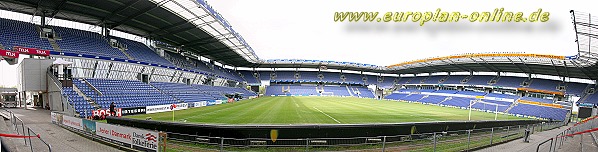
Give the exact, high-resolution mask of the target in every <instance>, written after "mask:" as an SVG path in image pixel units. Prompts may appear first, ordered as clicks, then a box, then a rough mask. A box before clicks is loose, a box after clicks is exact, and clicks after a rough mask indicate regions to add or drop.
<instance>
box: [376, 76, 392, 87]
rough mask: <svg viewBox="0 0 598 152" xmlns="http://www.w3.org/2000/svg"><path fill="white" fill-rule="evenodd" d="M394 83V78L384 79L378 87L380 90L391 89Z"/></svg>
mask: <svg viewBox="0 0 598 152" xmlns="http://www.w3.org/2000/svg"><path fill="white" fill-rule="evenodd" d="M394 81H395V78H394V77H385V78H384V81H382V83H380V84H379V86H378V87H380V88H392V87H393V86H394Z"/></svg>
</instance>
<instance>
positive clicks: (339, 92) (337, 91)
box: [324, 86, 351, 96]
mask: <svg viewBox="0 0 598 152" xmlns="http://www.w3.org/2000/svg"><path fill="white" fill-rule="evenodd" d="M324 91H325V92H332V93H333V94H334V95H335V96H351V94H349V92H348V91H347V88H346V87H345V86H324Z"/></svg>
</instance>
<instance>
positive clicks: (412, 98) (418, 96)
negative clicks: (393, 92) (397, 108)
mask: <svg viewBox="0 0 598 152" xmlns="http://www.w3.org/2000/svg"><path fill="white" fill-rule="evenodd" d="M423 97H424V95H423V94H411V95H409V96H407V97H404V98H402V99H401V100H407V101H419V99H421V98H423Z"/></svg>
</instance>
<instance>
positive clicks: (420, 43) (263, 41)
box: [0, 0, 598, 86]
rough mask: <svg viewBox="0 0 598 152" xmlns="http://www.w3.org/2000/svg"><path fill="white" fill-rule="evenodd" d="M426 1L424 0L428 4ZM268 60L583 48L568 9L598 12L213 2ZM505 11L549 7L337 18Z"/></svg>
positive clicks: (535, 2)
mask: <svg viewBox="0 0 598 152" xmlns="http://www.w3.org/2000/svg"><path fill="white" fill-rule="evenodd" d="M422 2H423V3H422ZM208 3H209V4H210V5H212V6H213V8H215V9H216V10H217V11H218V12H220V13H221V14H222V15H223V16H224V18H226V19H227V20H228V21H229V22H230V23H231V24H232V26H233V28H234V29H235V30H236V31H237V32H239V33H240V34H241V35H242V36H243V37H244V38H245V40H246V41H247V42H248V43H249V44H250V45H251V46H252V48H253V49H254V50H255V52H256V53H257V55H258V56H259V57H260V58H261V59H317V60H333V61H350V62H358V63H367V64H375V65H383V66H385V65H391V64H396V63H400V62H403V61H409V60H414V59H421V58H427V57H434V56H446V55H451V54H459V53H479V52H494V51H496V52H527V53H541V54H554V55H574V54H576V49H577V48H576V44H575V42H574V40H575V34H574V29H573V26H572V23H571V16H570V13H569V10H572V9H574V10H579V11H584V12H590V13H596V14H598V11H596V9H595V8H596V6H595V5H591V4H595V2H592V1H571V0H570V1H566V2H565V1H559V2H555V1H545V0H525V1H521V0H501V1H491V0H482V1H480V0H472V1H469V0H468V1H465V0H427V1H425V2H424V1H408V0H400V1H399V0H396V1H387V0H371V1H365V0H301V1H288V0H286V1H280V0H211V1H209V2H208ZM501 7H503V8H504V9H505V11H513V12H519V11H521V12H524V13H525V15H526V16H527V15H529V14H530V13H532V12H534V11H537V9H539V8H542V9H543V11H544V12H550V20H549V21H548V22H546V23H477V22H476V23H470V22H464V21H461V22H459V23H432V22H428V23H426V24H425V25H424V26H423V27H419V25H418V24H417V23H413V22H407V23H338V22H334V21H333V15H334V12H336V11H379V12H381V13H383V12H386V11H393V12H396V11H422V12H425V11H435V10H436V9H437V8H441V9H442V10H443V11H448V12H453V11H460V12H462V13H464V14H469V13H471V12H473V11H479V12H486V11H488V12H491V11H493V10H494V9H495V8H501ZM15 68H16V66H7V64H6V62H4V61H3V62H1V63H0V70H1V71H2V74H1V76H2V78H1V80H0V85H9V86H12V85H15V84H16V82H15V81H16V78H15V75H16V74H15V73H16V70H15Z"/></svg>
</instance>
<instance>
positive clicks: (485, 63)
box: [469, 58, 499, 71]
mask: <svg viewBox="0 0 598 152" xmlns="http://www.w3.org/2000/svg"><path fill="white" fill-rule="evenodd" d="M469 59H471V60H472V61H473V62H475V63H476V64H478V65H481V66H483V67H485V68H487V69H490V70H492V71H499V70H496V69H494V68H493V67H490V66H488V62H486V61H485V60H484V59H482V58H480V59H481V60H482V61H484V64H482V63H480V62H478V61H477V60H475V59H473V58H469Z"/></svg>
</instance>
